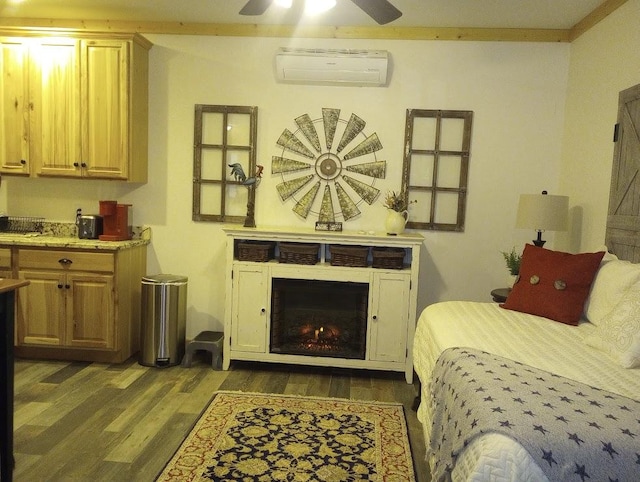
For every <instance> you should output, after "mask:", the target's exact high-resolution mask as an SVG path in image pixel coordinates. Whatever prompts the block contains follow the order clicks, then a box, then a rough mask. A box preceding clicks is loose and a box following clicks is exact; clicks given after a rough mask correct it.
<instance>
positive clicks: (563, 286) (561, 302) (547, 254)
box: [500, 244, 604, 325]
mask: <svg viewBox="0 0 640 482" xmlns="http://www.w3.org/2000/svg"><path fill="white" fill-rule="evenodd" d="M603 256H604V251H599V252H597V253H581V254H570V253H563V252H560V251H551V250H549V249H545V248H539V247H537V246H533V245H531V244H527V245H525V247H524V252H523V253H522V261H521V263H520V274H519V278H518V281H516V283H515V284H514V285H513V289H512V290H511V292H510V293H509V296H508V297H507V300H506V301H505V302H504V304H502V305H500V306H501V307H503V308H506V309H508V310H515V311H522V312H523V313H530V314H532V315H538V316H544V317H546V318H550V319H552V320H555V321H560V322H562V323H567V324H569V325H577V324H578V321H579V320H580V317H581V316H582V312H583V309H584V303H585V301H586V299H587V296H589V289H590V288H591V282H592V281H593V278H594V277H595V275H596V272H597V271H598V268H599V267H600V260H602V257H603Z"/></svg>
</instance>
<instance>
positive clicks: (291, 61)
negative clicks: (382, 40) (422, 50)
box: [275, 47, 389, 87]
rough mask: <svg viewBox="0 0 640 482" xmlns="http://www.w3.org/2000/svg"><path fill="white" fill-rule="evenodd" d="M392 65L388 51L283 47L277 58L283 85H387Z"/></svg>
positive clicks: (278, 77) (276, 66) (278, 78)
mask: <svg viewBox="0 0 640 482" xmlns="http://www.w3.org/2000/svg"><path fill="white" fill-rule="evenodd" d="M388 64H389V52H387V51H386V50H352V49H309V48H288V47H283V48H281V49H279V50H278V52H277V54H276V59H275V69H276V79H277V80H278V81H279V82H287V83H302V84H320V85H358V86H376V87H380V86H384V85H386V84H387V71H388Z"/></svg>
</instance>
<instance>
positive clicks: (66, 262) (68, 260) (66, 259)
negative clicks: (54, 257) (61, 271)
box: [58, 258, 73, 265]
mask: <svg viewBox="0 0 640 482" xmlns="http://www.w3.org/2000/svg"><path fill="white" fill-rule="evenodd" d="M58 263H60V264H64V265H69V264H71V263H73V261H71V260H70V259H69V258H61V259H59V260H58Z"/></svg>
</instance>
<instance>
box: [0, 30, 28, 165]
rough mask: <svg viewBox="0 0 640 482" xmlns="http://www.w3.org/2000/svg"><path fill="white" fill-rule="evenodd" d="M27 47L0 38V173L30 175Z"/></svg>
mask: <svg viewBox="0 0 640 482" xmlns="http://www.w3.org/2000/svg"><path fill="white" fill-rule="evenodd" d="M28 65H29V61H28V47H27V44H26V43H25V40H24V39H21V38H6V37H0V172H2V173H3V174H24V175H28V174H29V144H28V132H29V131H28V129H29V125H28V119H29V114H28V108H27V106H28V93H27V87H28V82H27V75H28Z"/></svg>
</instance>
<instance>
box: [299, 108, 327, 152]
mask: <svg viewBox="0 0 640 482" xmlns="http://www.w3.org/2000/svg"><path fill="white" fill-rule="evenodd" d="M296 124H298V127H299V128H300V130H301V131H302V133H303V134H304V136H305V137H306V138H307V140H308V141H309V142H310V143H311V145H312V146H313V148H314V149H315V150H316V151H317V152H320V149H321V148H320V139H318V132H317V131H316V128H315V127H314V126H313V121H312V120H311V117H309V114H303V115H301V116H300V117H296Z"/></svg>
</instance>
